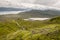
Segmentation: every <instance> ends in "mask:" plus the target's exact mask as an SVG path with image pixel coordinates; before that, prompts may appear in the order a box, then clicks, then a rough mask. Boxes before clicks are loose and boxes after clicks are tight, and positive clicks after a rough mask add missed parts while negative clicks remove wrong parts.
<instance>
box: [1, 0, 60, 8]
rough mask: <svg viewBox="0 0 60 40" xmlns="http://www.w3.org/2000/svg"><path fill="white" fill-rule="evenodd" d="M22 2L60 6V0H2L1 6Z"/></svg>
mask: <svg viewBox="0 0 60 40" xmlns="http://www.w3.org/2000/svg"><path fill="white" fill-rule="evenodd" d="M21 3H29V4H40V5H47V6H55V7H60V0H0V6H2V5H3V6H5V5H10V6H11V5H21Z"/></svg>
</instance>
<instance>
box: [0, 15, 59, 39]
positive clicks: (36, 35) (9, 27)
mask: <svg viewBox="0 0 60 40" xmlns="http://www.w3.org/2000/svg"><path fill="white" fill-rule="evenodd" d="M0 40H60V17H54V18H52V19H49V20H44V21H25V20H23V19H21V18H15V19H13V18H2V17H1V16H0Z"/></svg>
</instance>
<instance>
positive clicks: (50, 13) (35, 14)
mask: <svg viewBox="0 0 60 40" xmlns="http://www.w3.org/2000/svg"><path fill="white" fill-rule="evenodd" d="M55 16H60V11H58V10H30V11H25V12H20V13H18V14H7V15H3V16H1V17H3V18H4V17H7V18H9V17H11V18H51V17H55Z"/></svg>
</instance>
